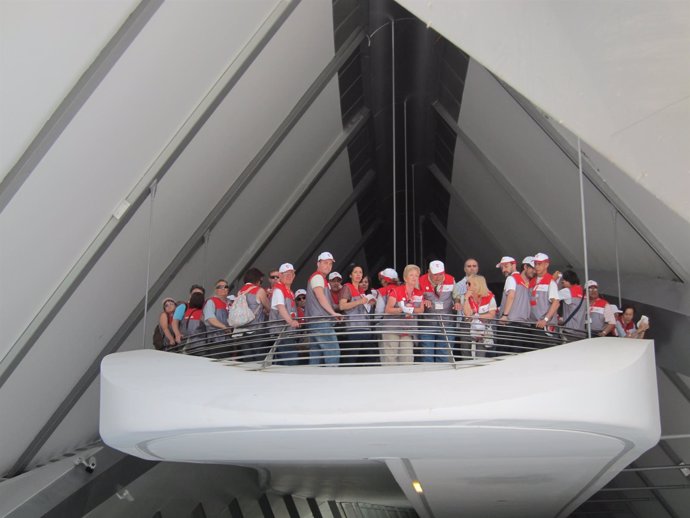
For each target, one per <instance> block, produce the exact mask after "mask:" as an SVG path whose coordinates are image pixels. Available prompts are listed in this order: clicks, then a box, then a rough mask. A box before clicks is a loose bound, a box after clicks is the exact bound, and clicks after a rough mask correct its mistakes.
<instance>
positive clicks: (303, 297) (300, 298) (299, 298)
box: [295, 295, 307, 300]
mask: <svg viewBox="0 0 690 518" xmlns="http://www.w3.org/2000/svg"><path fill="white" fill-rule="evenodd" d="M306 298H307V297H305V296H304V295H300V296H299V297H297V298H296V299H295V300H304V299H306Z"/></svg>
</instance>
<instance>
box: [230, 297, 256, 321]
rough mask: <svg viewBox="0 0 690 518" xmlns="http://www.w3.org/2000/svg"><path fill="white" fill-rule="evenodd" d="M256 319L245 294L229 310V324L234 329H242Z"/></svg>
mask: <svg viewBox="0 0 690 518" xmlns="http://www.w3.org/2000/svg"><path fill="white" fill-rule="evenodd" d="M255 318H256V315H255V314H254V312H253V311H252V310H251V309H250V308H249V304H247V296H246V295H245V294H244V293H240V295H239V296H238V297H237V298H236V299H235V302H234V304H233V305H232V306H230V309H228V324H230V325H231V326H232V327H242V326H244V325H247V324H249V323H250V322H252V321H253V320H254V319H255Z"/></svg>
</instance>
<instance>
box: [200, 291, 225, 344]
mask: <svg viewBox="0 0 690 518" xmlns="http://www.w3.org/2000/svg"><path fill="white" fill-rule="evenodd" d="M229 293H230V285H229V284H228V282H227V281H226V280H225V279H219V280H217V281H216V289H215V292H214V295H213V296H212V297H210V298H209V299H208V300H207V301H206V303H205V304H204V321H205V322H206V327H207V328H208V330H209V342H217V341H219V340H221V336H222V335H223V334H224V333H223V331H225V330H226V329H228V294H229ZM213 331H216V332H215V333H214V332H213Z"/></svg>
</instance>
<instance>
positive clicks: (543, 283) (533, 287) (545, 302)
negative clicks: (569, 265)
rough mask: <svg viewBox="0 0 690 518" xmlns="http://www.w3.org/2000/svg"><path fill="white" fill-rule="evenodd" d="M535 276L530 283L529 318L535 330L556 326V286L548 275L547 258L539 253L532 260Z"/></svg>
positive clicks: (558, 303) (557, 300) (557, 299)
mask: <svg viewBox="0 0 690 518" xmlns="http://www.w3.org/2000/svg"><path fill="white" fill-rule="evenodd" d="M533 260H534V271H535V272H536V276H535V277H534V278H533V279H532V280H531V281H530V283H529V288H530V295H531V296H530V305H531V312H530V318H531V321H532V322H534V323H535V324H534V325H535V327H536V328H537V329H545V328H546V327H547V326H549V325H552V326H553V325H556V324H557V322H558V320H556V319H557V318H558V308H559V306H560V303H561V301H560V299H559V297H558V286H557V285H556V282H555V281H554V279H553V277H552V276H551V274H550V273H549V271H548V270H549V262H550V260H549V256H548V255H546V254H544V253H541V252H539V253H538V254H536V255H535V256H534V258H533Z"/></svg>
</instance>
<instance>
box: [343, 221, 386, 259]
mask: <svg viewBox="0 0 690 518" xmlns="http://www.w3.org/2000/svg"><path fill="white" fill-rule="evenodd" d="M382 223H383V221H382V220H381V219H377V220H376V221H374V223H372V224H371V225H369V228H367V230H366V231H365V232H364V234H362V237H360V238H359V239H358V240H357V242H356V243H355V244H354V245H352V248H350V250H348V252H347V253H346V254H345V255H344V256H343V259H342V260H341V262H342V264H344V265H348V264H350V263H351V262H352V260H353V259H354V258H355V256H356V255H357V253H358V252H359V251H360V250H361V249H362V247H364V245H366V244H367V243H368V242H369V240H370V239H371V238H372V237H373V236H374V234H375V233H376V231H377V230H378V229H379V227H380V226H381V224H382Z"/></svg>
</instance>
